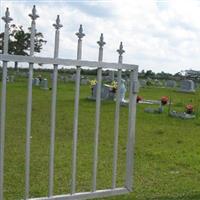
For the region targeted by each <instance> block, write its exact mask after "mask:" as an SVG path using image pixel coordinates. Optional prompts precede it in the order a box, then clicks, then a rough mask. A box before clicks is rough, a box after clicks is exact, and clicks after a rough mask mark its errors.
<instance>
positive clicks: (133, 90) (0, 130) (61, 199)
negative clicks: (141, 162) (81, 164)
mask: <svg viewBox="0 0 200 200" xmlns="http://www.w3.org/2000/svg"><path fill="white" fill-rule="evenodd" d="M29 16H30V18H31V21H32V22H31V44H30V56H20V55H9V54H8V41H9V23H10V22H11V21H12V18H11V17H10V13H9V9H8V8H7V10H6V12H5V16H4V17H2V19H3V21H4V22H5V31H4V40H3V54H1V55H0V58H1V59H0V60H1V61H3V70H2V71H3V72H2V94H1V115H0V117H1V118H0V200H3V199H4V196H3V191H4V187H3V178H4V144H5V123H6V121H5V119H6V78H7V66H8V62H16V61H17V62H26V63H29V77H28V97H27V114H26V154H25V193H24V199H32V200H42V199H43V200H45V199H46V200H47V199H51V200H53V199H57V200H67V199H70V200H72V199H74V200H75V199H76V200H78V199H91V198H98V197H105V196H112V195H119V194H125V193H128V192H130V191H132V185H133V161H134V136H135V119H136V97H137V91H138V84H137V83H138V66H137V65H129V64H123V63H122V58H123V57H122V54H123V53H124V52H125V51H124V50H123V46H122V43H121V44H120V48H119V49H118V50H117V52H118V53H119V61H118V63H108V62H103V46H104V45H105V42H104V39H103V34H101V37H100V40H99V41H98V42H97V43H98V45H99V57H98V61H97V62H95V61H85V60H81V56H82V38H83V37H84V36H85V34H84V33H83V28H82V25H80V28H79V31H78V32H77V33H76V35H77V37H78V47H77V60H72V59H60V58H58V53H59V33H60V28H61V27H62V25H61V23H60V18H59V16H57V19H56V23H55V24H53V26H54V27H55V47H54V58H49V57H36V56H34V37H35V32H36V19H37V18H38V17H39V16H38V15H37V13H36V8H35V6H33V9H32V13H31V14H29ZM35 63H36V64H39V63H42V64H52V65H53V66H54V69H53V83H52V104H51V122H50V125H51V131H50V155H49V159H50V160H49V185H48V188H49V189H48V196H47V197H40V198H30V196H29V187H30V180H29V179H30V145H31V142H30V136H31V116H32V79H33V68H34V64H35ZM59 65H63V66H76V86H75V107H74V126H73V149H72V152H73V153H72V172H71V193H70V194H61V195H54V144H55V122H56V97H57V74H58V66H59ZM83 66H87V67H91V68H97V97H96V117H95V133H94V152H93V172H92V174H93V176H92V188H91V191H88V192H82V193H80V192H76V173H77V167H76V165H77V139H78V137H77V136H78V116H79V93H80V75H81V67H83ZM102 69H113V70H117V74H118V87H120V83H121V77H122V71H123V70H129V71H130V80H131V81H130V82H131V84H130V92H129V116H128V120H129V122H128V124H129V125H128V137H127V138H128V140H127V149H126V152H127V156H126V180H125V183H124V187H122V188H118V187H117V186H116V177H117V159H118V135H119V119H120V115H119V113H120V88H118V90H117V95H116V109H115V124H114V149H113V175H112V177H113V178H112V187H111V188H108V189H106V188H105V190H97V189H96V182H97V172H98V171H97V166H98V142H99V141H98V139H99V126H100V108H101V84H102Z"/></svg>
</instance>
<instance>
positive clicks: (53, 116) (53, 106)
mask: <svg viewBox="0 0 200 200" xmlns="http://www.w3.org/2000/svg"><path fill="white" fill-rule="evenodd" d="M53 26H54V27H55V29H56V31H55V47H54V58H58V51H59V36H60V28H61V27H62V25H61V24H60V17H59V15H57V18H56V23H55V24H53ZM57 76H58V65H57V64H54V71H53V84H52V102H51V136H50V137H51V138H50V160H49V193H48V195H49V197H51V196H53V188H54V154H55V153H54V146H55V126H56V96H57Z"/></svg>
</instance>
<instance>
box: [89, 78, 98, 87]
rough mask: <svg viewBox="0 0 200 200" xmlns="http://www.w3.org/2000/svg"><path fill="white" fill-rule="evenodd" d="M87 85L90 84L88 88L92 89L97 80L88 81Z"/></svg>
mask: <svg viewBox="0 0 200 200" xmlns="http://www.w3.org/2000/svg"><path fill="white" fill-rule="evenodd" d="M89 83H90V88H93V87H94V86H95V85H96V84H97V80H96V79H94V80H89Z"/></svg>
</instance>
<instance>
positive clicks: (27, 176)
mask: <svg viewBox="0 0 200 200" xmlns="http://www.w3.org/2000/svg"><path fill="white" fill-rule="evenodd" d="M29 16H30V18H31V19H32V22H31V44H30V56H33V54H34V38H35V31H36V29H35V26H36V24H35V20H36V19H37V18H38V17H39V16H38V15H37V14H36V8H35V5H34V6H33V9H32V14H29ZM32 79H33V63H29V78H28V97H27V113H26V157H25V162H26V163H25V165H26V166H25V199H28V198H29V187H30V136H31V113H32Z"/></svg>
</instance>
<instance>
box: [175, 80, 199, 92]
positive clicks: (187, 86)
mask: <svg viewBox="0 0 200 200" xmlns="http://www.w3.org/2000/svg"><path fill="white" fill-rule="evenodd" d="M179 91H180V92H195V86H194V82H193V81H192V80H183V81H181V84H180V89H179Z"/></svg>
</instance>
